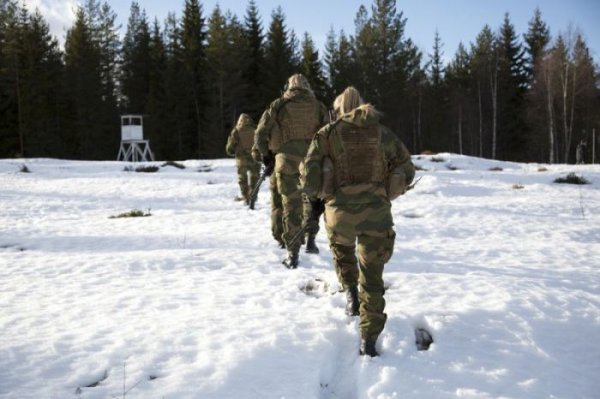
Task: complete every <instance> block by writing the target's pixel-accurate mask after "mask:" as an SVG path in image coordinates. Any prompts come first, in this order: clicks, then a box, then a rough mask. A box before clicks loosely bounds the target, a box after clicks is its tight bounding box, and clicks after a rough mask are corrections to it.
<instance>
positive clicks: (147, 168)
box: [135, 165, 159, 173]
mask: <svg viewBox="0 0 600 399" xmlns="http://www.w3.org/2000/svg"><path fill="white" fill-rule="evenodd" d="M158 169H159V167H158V166H156V165H149V166H138V167H137V168H135V171H136V172H143V173H154V172H158Z"/></svg>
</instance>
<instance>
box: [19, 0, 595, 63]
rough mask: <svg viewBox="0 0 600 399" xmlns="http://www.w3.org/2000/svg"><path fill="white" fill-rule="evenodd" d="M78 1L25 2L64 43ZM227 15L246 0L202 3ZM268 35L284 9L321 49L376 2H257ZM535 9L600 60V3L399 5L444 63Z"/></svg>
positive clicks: (419, 38) (148, 1) (178, 9)
mask: <svg viewBox="0 0 600 399" xmlns="http://www.w3.org/2000/svg"><path fill="white" fill-rule="evenodd" d="M76 2H77V1H76V0H25V3H26V4H27V5H28V6H31V7H36V6H37V7H39V8H40V9H41V11H42V13H43V14H44V15H45V16H47V20H48V21H49V23H50V24H51V26H52V30H53V32H54V33H55V34H56V35H57V36H59V38H60V39H61V41H62V40H63V39H64V32H65V31H66V28H67V27H68V26H70V24H71V18H72V16H71V15H69V14H70V9H73V8H74V4H75V3H76ZM108 3H109V4H110V5H111V7H112V8H113V9H114V10H115V12H116V13H117V14H118V16H119V20H120V23H121V24H122V25H123V30H124V29H125V27H126V25H127V18H128V16H129V8H130V5H131V1H129V0H108ZM138 3H139V4H140V6H141V7H142V8H144V9H145V10H146V13H147V15H148V17H149V19H150V20H151V21H152V20H153V19H154V17H155V16H156V17H158V19H159V21H162V20H163V19H164V18H165V17H166V15H167V13H168V12H169V11H173V12H175V13H176V15H177V16H180V15H181V13H182V10H183V4H184V0H179V1H166V0H139V1H138ZM217 3H218V4H219V5H220V6H221V8H222V9H223V10H224V11H225V10H231V11H232V12H233V13H235V14H236V15H238V17H239V18H240V19H243V16H244V14H245V11H246V8H247V5H248V1H247V0H219V1H217V0H204V1H202V0H201V4H202V5H203V7H204V14H205V15H206V16H208V15H210V12H211V11H212V10H213V8H214V6H215V4H217ZM256 4H257V6H258V8H259V10H260V15H261V18H262V21H263V27H264V29H265V30H266V29H267V28H268V24H269V21H270V17H271V12H272V11H273V10H274V9H275V8H276V7H277V6H278V5H281V6H282V8H283V10H284V13H285V15H286V19H287V24H288V27H289V28H292V29H294V31H295V32H296V33H297V34H298V36H301V35H302V34H303V33H304V32H305V31H307V32H309V33H310V34H311V35H312V37H313V39H314V40H315V42H316V43H317V45H318V46H319V48H320V49H321V53H322V48H323V44H324V42H325V37H326V35H327V32H328V31H329V29H330V27H332V26H333V28H334V30H335V31H336V32H337V31H339V30H340V29H344V30H345V32H346V33H349V34H352V33H354V17H355V16H356V12H357V10H358V7H359V6H360V4H365V5H366V6H367V7H368V8H369V9H370V6H371V4H372V1H370V0H367V1H364V0H363V1H361V0H288V1H283V0H256ZM536 7H539V8H540V10H541V11H542V17H543V19H544V20H545V21H546V23H547V24H548V25H549V26H550V30H551V34H552V37H556V35H557V34H558V32H559V31H565V30H566V29H567V28H568V27H569V25H570V24H571V25H572V26H573V27H574V28H579V29H580V30H581V32H582V33H583V34H584V37H585V38H586V40H587V43H588V45H589V47H590V49H591V51H592V55H593V57H594V59H595V60H596V61H597V62H598V61H600V0H503V1H493V0H479V1H478V0H445V1H444V0H418V1H414V0H406V1H402V0H399V1H397V8H398V10H402V11H403V12H404V17H406V18H407V19H408V21H407V24H406V34H407V36H408V37H410V38H412V39H413V41H414V42H415V43H416V44H417V45H418V46H419V48H421V50H423V52H424V53H425V54H427V53H430V52H431V48H432V46H433V36H434V32H435V30H436V29H437V30H438V31H439V33H440V36H441V38H442V42H443V44H444V47H443V51H444V54H445V56H444V58H445V59H449V58H451V57H452V56H453V55H454V53H455V52H456V49H457V47H458V43H459V42H460V41H462V42H463V43H465V44H468V43H470V42H472V41H474V39H475V37H476V35H477V33H478V32H479V31H480V30H481V28H482V27H483V25H484V24H486V23H487V24H489V25H490V26H491V27H492V29H494V30H496V29H497V28H498V27H499V26H500V25H501V23H502V20H503V18H504V13H505V12H508V13H509V14H510V17H511V21H512V23H513V24H514V26H515V29H516V31H517V33H518V34H519V35H522V34H523V33H525V32H526V30H527V23H528V21H529V20H530V19H531V18H532V16H533V12H534V10H535V8H536Z"/></svg>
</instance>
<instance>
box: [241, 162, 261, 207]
mask: <svg viewBox="0 0 600 399" xmlns="http://www.w3.org/2000/svg"><path fill="white" fill-rule="evenodd" d="M235 165H236V166H237V173H238V184H239V186H240V192H241V194H242V198H244V200H245V201H246V203H248V202H250V196H251V195H252V190H253V189H254V186H255V185H256V182H258V175H259V173H260V164H259V163H258V162H255V161H254V159H252V157H251V156H250V155H248V156H237V157H236V158H235Z"/></svg>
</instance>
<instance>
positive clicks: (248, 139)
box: [237, 126, 254, 154]
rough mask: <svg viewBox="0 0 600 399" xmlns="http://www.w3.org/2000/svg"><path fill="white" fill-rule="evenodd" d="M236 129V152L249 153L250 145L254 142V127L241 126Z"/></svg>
mask: <svg viewBox="0 0 600 399" xmlns="http://www.w3.org/2000/svg"><path fill="white" fill-rule="evenodd" d="M237 131H238V135H239V136H240V143H239V144H238V148H237V152H238V153H243V154H250V151H251V150H252V145H253V144H254V128H253V127H251V126H242V127H241V128H238V129H237Z"/></svg>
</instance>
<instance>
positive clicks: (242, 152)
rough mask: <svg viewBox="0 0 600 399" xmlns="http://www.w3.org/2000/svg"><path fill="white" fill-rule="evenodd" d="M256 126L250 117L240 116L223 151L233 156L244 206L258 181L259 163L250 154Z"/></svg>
mask: <svg viewBox="0 0 600 399" xmlns="http://www.w3.org/2000/svg"><path fill="white" fill-rule="evenodd" d="M255 129H256V125H255V124H254V121H253V120H252V118H250V116H248V115H247V114H241V115H240V117H239V119H238V121H237V124H236V126H235V127H234V128H233V130H232V131H231V133H230V134H229V138H228V139H227V145H226V146H225V151H226V152H227V154H229V155H231V156H235V163H236V166H237V172H238V183H239V185H240V191H241V193H242V196H241V198H239V199H240V200H244V201H245V202H246V204H248V203H249V202H250V196H251V195H252V189H253V188H254V186H255V185H256V182H257V181H258V174H259V172H260V163H258V162H256V161H255V160H254V159H252V155H251V153H250V151H251V149H252V143H253V141H254V131H255Z"/></svg>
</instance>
